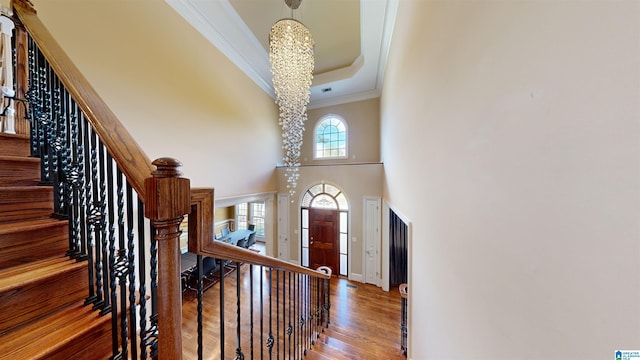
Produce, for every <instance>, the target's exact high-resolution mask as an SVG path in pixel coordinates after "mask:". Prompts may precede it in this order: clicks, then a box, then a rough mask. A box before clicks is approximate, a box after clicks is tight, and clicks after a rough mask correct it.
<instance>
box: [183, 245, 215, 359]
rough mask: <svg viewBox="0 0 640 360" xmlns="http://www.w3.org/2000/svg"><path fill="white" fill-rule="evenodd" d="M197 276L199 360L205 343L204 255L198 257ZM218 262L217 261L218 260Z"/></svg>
mask: <svg viewBox="0 0 640 360" xmlns="http://www.w3.org/2000/svg"><path fill="white" fill-rule="evenodd" d="M196 261H197V275H198V360H201V359H202V355H203V354H202V351H203V343H202V321H203V319H202V305H203V304H202V295H203V294H204V284H203V281H202V278H203V276H204V274H203V273H202V272H203V269H204V268H203V265H202V255H197V256H196ZM216 261H217V260H216ZM185 286H186V285H185Z"/></svg>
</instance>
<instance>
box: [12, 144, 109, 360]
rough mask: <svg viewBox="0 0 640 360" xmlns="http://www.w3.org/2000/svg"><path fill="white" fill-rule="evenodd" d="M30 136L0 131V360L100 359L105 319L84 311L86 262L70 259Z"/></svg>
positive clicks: (105, 342) (64, 227)
mask: <svg viewBox="0 0 640 360" xmlns="http://www.w3.org/2000/svg"><path fill="white" fill-rule="evenodd" d="M39 182H40V160H39V159H37V158H32V157H29V137H28V136H26V135H9V134H4V133H0V314H2V315H1V316H0V359H12V360H13V359H105V358H107V357H108V356H109V355H108V354H110V351H111V324H110V320H111V317H109V316H100V315H99V314H98V312H97V311H94V310H93V309H92V307H91V306H85V304H84V303H85V299H86V297H87V295H88V294H87V293H88V290H87V289H88V273H87V271H88V270H87V262H86V261H75V260H72V259H69V258H68V257H67V256H66V255H65V252H66V251H67V250H68V248H69V228H68V222H67V221H66V220H57V219H54V218H52V217H51V214H52V212H53V193H52V192H53V189H52V187H49V186H38V183H39Z"/></svg>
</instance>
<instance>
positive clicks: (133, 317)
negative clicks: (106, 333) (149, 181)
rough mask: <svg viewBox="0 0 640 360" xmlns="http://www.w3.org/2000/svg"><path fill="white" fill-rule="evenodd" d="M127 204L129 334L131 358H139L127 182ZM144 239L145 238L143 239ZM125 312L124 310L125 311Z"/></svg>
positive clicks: (133, 253)
mask: <svg viewBox="0 0 640 360" xmlns="http://www.w3.org/2000/svg"><path fill="white" fill-rule="evenodd" d="M125 189H126V205H127V240H128V242H127V248H128V249H127V254H128V256H127V275H128V281H129V319H130V321H129V326H130V328H129V334H131V336H130V342H131V347H130V349H131V350H130V352H131V358H132V359H137V358H138V348H137V341H136V333H137V326H136V271H135V269H136V256H135V254H136V253H135V232H134V230H133V226H134V224H133V215H134V214H133V188H132V187H131V185H130V184H129V183H128V182H127V183H126V188H125ZM141 241H144V239H141ZM123 312H124V311H123Z"/></svg>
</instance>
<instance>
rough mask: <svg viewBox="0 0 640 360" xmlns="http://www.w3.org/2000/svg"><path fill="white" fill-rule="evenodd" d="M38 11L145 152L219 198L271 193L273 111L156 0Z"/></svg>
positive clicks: (45, 6) (54, 0) (275, 153)
mask: <svg viewBox="0 0 640 360" xmlns="http://www.w3.org/2000/svg"><path fill="white" fill-rule="evenodd" d="M34 2H35V6H36V9H37V10H38V15H39V17H40V18H41V19H42V20H43V22H44V23H45V25H46V26H47V27H48V28H49V29H50V31H51V32H52V33H53V35H54V37H55V38H56V39H57V40H58V42H59V43H60V44H61V45H62V47H63V48H64V49H65V51H66V52H67V53H68V54H69V56H70V57H71V58H72V60H73V61H74V63H75V64H76V66H78V68H79V69H80V71H81V72H82V73H83V74H85V76H86V77H87V78H88V80H89V81H90V83H91V84H92V85H93V86H94V87H95V88H96V90H97V91H98V92H99V93H100V95H101V96H102V97H103V99H104V100H105V101H106V102H107V104H108V105H109V106H110V108H111V109H112V110H113V111H114V112H115V113H116V115H118V117H119V118H120V121H121V122H122V123H123V124H124V125H125V126H126V127H127V129H128V130H129V132H130V133H132V135H133V136H134V138H135V139H137V141H138V142H139V143H140V145H141V146H142V148H143V149H144V150H145V151H146V153H147V155H148V156H149V157H150V158H151V159H154V158H158V157H162V156H170V157H175V158H178V159H179V160H181V161H182V162H183V163H184V168H183V171H184V173H185V176H187V177H189V178H191V183H192V185H193V186H207V187H215V188H216V198H218V197H221V196H222V197H224V196H233V195H238V194H252V193H259V192H264V191H273V190H275V175H274V167H275V165H276V163H277V162H278V161H279V159H280V157H281V153H280V146H279V144H280V136H279V129H278V120H277V119H278V118H277V108H276V106H275V104H274V101H273V99H272V98H270V97H269V96H268V95H267V94H265V93H264V91H262V90H261V89H260V88H259V87H258V86H257V85H256V84H254V83H253V82H252V81H251V80H249V79H248V78H247V77H246V76H245V75H244V74H243V73H242V72H241V71H240V70H239V69H238V68H237V67H235V65H233V64H232V63H231V62H230V61H229V60H228V59H227V58H226V57H225V56H224V55H222V53H220V52H219V51H218V50H217V49H216V48H215V47H214V46H213V45H211V44H210V43H209V42H208V41H206V40H205V39H204V38H203V37H202V36H201V35H200V34H199V33H198V32H196V31H195V30H194V29H193V28H192V27H191V26H190V25H188V24H187V23H186V22H185V21H184V20H183V19H182V18H181V17H180V16H179V15H178V14H177V13H176V12H175V11H173V10H172V9H171V8H170V7H169V6H168V5H167V4H166V3H165V2H164V1H163V0H147V1H107V0H92V1H72V0H46V1H44V0H36V1H34Z"/></svg>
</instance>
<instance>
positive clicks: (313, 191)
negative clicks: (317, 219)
mask: <svg viewBox="0 0 640 360" xmlns="http://www.w3.org/2000/svg"><path fill="white" fill-rule="evenodd" d="M302 207H303V208H304V207H306V208H320V209H336V210H343V211H346V210H349V203H348V202H347V197H346V196H344V194H343V193H342V191H340V189H338V188H337V187H335V186H333V185H330V184H318V185H314V186H312V187H311V188H310V189H309V190H307V192H305V193H304V196H303V197H302Z"/></svg>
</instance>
